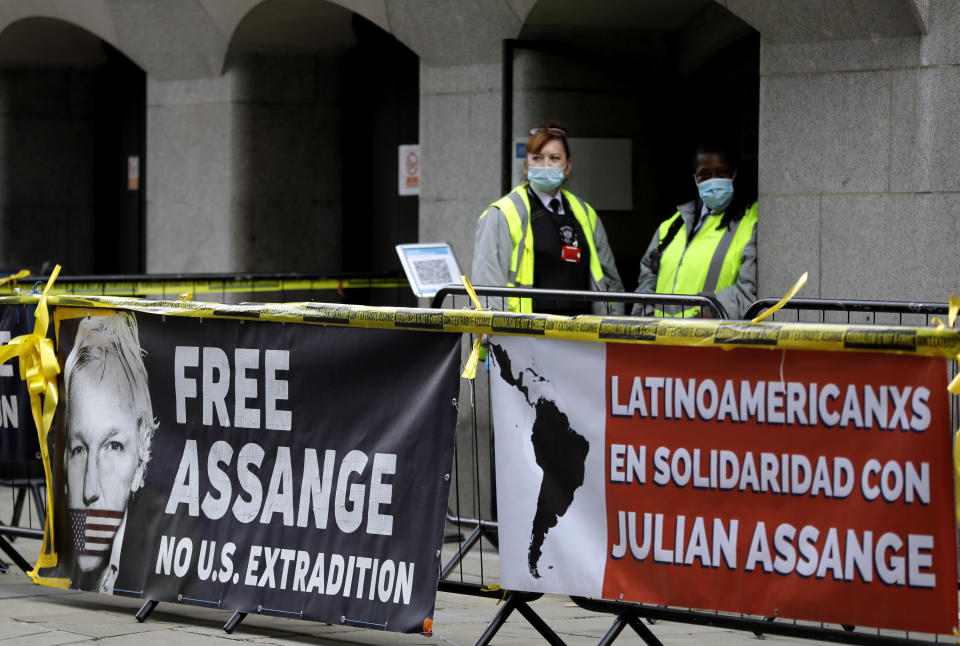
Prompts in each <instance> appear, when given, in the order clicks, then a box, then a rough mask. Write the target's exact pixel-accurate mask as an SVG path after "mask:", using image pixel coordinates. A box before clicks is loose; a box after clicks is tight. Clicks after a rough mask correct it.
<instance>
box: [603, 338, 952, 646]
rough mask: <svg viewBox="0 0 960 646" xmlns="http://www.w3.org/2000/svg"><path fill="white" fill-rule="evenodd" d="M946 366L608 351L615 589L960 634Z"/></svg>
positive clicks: (834, 357) (655, 598)
mask: <svg viewBox="0 0 960 646" xmlns="http://www.w3.org/2000/svg"><path fill="white" fill-rule="evenodd" d="M947 398H948V394H947V391H946V368H945V361H944V360H943V359H937V358H927V357H918V356H904V355H890V354H873V353H849V354H848V353H829V352H814V351H782V350H766V349H757V350H751V349H735V350H731V351H724V350H720V349H712V348H711V349H698V348H682V347H664V346H648V345H643V346H641V345H625V344H609V345H607V348H606V399H607V402H606V404H607V406H606V434H605V450H606V454H605V465H606V467H605V470H606V484H605V492H604V495H605V505H606V519H607V557H606V564H605V572H604V577H603V596H604V597H605V598H608V599H622V600H625V601H639V602H647V603H657V604H666V605H672V606H683V607H694V608H709V609H718V610H727V611H734V612H745V613H749V614H754V615H762V616H770V617H776V616H782V617H791V618H798V619H811V620H818V621H827V622H836V623H844V624H855V625H865V626H879V627H886V628H894V629H902V630H911V631H924V632H938V633H949V632H950V631H951V630H953V628H954V626H956V624H957V555H956V530H955V522H954V515H953V514H954V512H953V500H954V485H953V475H952V473H953V470H952V461H951V453H952V451H951V435H950V429H949V416H948V399H947Z"/></svg>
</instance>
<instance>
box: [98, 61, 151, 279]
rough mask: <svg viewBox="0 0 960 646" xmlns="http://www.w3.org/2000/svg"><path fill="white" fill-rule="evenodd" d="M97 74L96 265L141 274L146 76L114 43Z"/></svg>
mask: <svg viewBox="0 0 960 646" xmlns="http://www.w3.org/2000/svg"><path fill="white" fill-rule="evenodd" d="M103 48H104V51H105V53H106V56H107V62H106V63H104V64H103V65H101V66H100V67H98V68H97V69H96V72H95V77H94V86H93V88H94V149H93V206H94V213H95V223H94V228H95V237H94V241H95V242H94V261H93V269H94V271H95V272H96V273H98V274H136V273H143V272H144V271H145V270H146V267H145V258H146V250H145V246H146V245H145V238H146V236H145V233H146V231H145V213H146V186H145V181H144V180H145V179H146V167H145V161H146V138H147V128H146V103H147V79H146V75H145V74H144V73H143V70H141V69H140V68H139V67H137V66H136V65H135V64H134V63H133V62H132V61H130V59H128V58H127V57H126V56H124V55H123V54H121V53H120V52H118V51H117V50H116V49H114V48H113V47H111V46H110V45H108V44H106V43H104V44H103Z"/></svg>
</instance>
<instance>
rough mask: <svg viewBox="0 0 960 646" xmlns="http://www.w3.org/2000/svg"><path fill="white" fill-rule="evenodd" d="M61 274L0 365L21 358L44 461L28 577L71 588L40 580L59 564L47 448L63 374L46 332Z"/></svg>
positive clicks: (58, 582)
mask: <svg viewBox="0 0 960 646" xmlns="http://www.w3.org/2000/svg"><path fill="white" fill-rule="evenodd" d="M59 274H60V265H57V266H56V268H54V270H53V273H52V274H50V280H49V281H48V282H47V285H46V287H44V289H43V293H42V294H41V295H40V302H39V303H37V309H36V324H35V325H34V327H33V333H32V334H24V335H23V336H18V337H16V338H15V339H11V340H10V342H9V343H8V344H7V345H4V346H2V347H0V363H5V362H7V361H9V360H10V359H13V358H14V357H17V358H19V359H20V378H21V379H23V380H24V381H25V382H26V383H27V391H28V392H29V393H30V409H31V410H32V412H33V422H34V424H36V426H37V436H38V437H39V439H40V456H41V457H42V458H43V472H44V475H45V476H46V481H47V514H46V519H45V520H44V531H43V544H42V545H41V548H40V556H39V557H38V558H37V563H36V565H35V566H34V568H33V570H31V571H30V572H28V574H29V576H30V578H31V579H33V582H34V583H43V584H45V585H51V586H55V587H59V588H66V587H69V585H70V581H69V579H56V578H48V577H41V576H40V574H39V571H40V568H47V567H54V566H55V565H56V564H57V553H56V551H55V550H54V547H53V491H52V489H51V488H50V482H51V479H50V452H49V450H48V448H47V434H48V433H49V432H50V424H51V423H52V422H53V413H54V411H56V409H57V400H58V398H59V395H58V392H57V375H58V374H60V364H59V363H58V362H57V353H56V351H55V350H54V348H53V341H52V340H51V339H48V338H47V329H48V327H49V326H50V312H49V311H48V310H47V294H48V292H49V291H50V287H51V286H52V285H53V281H55V280H56V279H57V276H58V275H59Z"/></svg>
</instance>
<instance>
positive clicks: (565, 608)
mask: <svg viewBox="0 0 960 646" xmlns="http://www.w3.org/2000/svg"><path fill="white" fill-rule="evenodd" d="M9 510H10V497H9V496H8V495H7V490H5V489H2V488H0V519H2V520H3V521H7V520H8V519H9V518H10V511H9ZM15 545H16V547H17V548H18V549H19V550H21V551H22V552H23V554H24V555H25V556H26V557H27V558H28V559H32V558H33V557H34V556H35V554H36V553H37V551H38V550H39V541H29V540H24V539H20V540H17V541H16V543H15ZM454 547H455V545H448V547H447V551H448V552H449V551H452V550H453V549H454ZM0 558H3V555H2V554H0ZM3 560H6V559H3ZM480 566H481V559H480V554H479V553H478V552H476V551H475V552H473V553H472V554H471V556H470V558H469V559H468V560H467V562H466V563H465V565H464V568H463V576H464V577H465V579H467V580H471V579H473V580H478V579H479V576H480ZM483 576H484V580H485V581H487V582H491V581H493V580H495V578H496V576H497V569H496V558H495V554H494V553H493V552H492V551H491V548H489V547H485V550H484V555H483ZM139 605H140V602H139V601H137V600H134V599H126V598H121V597H112V596H108V595H97V594H92V593H85V592H72V591H61V590H55V589H53V588H47V587H43V586H37V585H34V584H33V583H32V582H31V581H30V580H29V579H28V578H27V577H26V576H24V575H22V574H19V573H15V572H6V573H0V646H15V645H19V644H24V645H26V646H55V645H58V644H74V643H85V642H98V643H100V644H104V645H110V644H127V643H135V644H137V646H153V645H157V646H173V645H176V646H181V645H183V646H192V645H197V646H201V645H202V646H217V645H218V644H224V645H227V646H237V644H242V643H249V644H293V645H295V644H324V645H339V644H371V645H378V646H379V645H386V644H398V645H400V646H406V645H410V646H413V645H419V644H424V645H432V646H447V645H448V644H454V645H455V646H467V645H469V644H473V643H474V642H475V641H476V639H477V638H478V637H479V636H480V634H481V633H482V632H483V630H484V628H485V627H486V625H487V623H488V622H489V621H490V619H491V618H492V617H493V616H494V614H495V613H496V612H497V606H496V602H495V601H494V600H491V599H486V598H478V597H471V596H464V595H455V594H447V593H440V594H439V595H438V597H437V610H436V614H435V615H434V635H433V637H424V636H422V635H399V634H396V633H384V632H377V631H372V630H365V629H362V628H351V627H344V626H339V625H334V626H331V625H326V624H318V623H313V622H306V621H297V620H292V619H280V618H274V617H263V616H253V615H251V616H249V617H247V619H246V621H244V622H243V624H242V625H241V626H240V627H239V628H238V629H237V630H236V632H234V633H233V634H232V635H228V634H226V633H225V632H224V631H223V629H222V627H223V624H224V622H226V621H227V619H228V618H229V617H230V613H229V612H227V611H221V610H210V609H205V608H196V607H191V606H183V605H178V604H161V605H160V606H159V607H158V608H157V609H156V610H155V611H154V613H153V614H152V615H151V616H150V618H149V619H148V620H147V621H146V622H145V623H142V624H141V623H138V622H137V621H136V620H135V618H134V616H133V615H134V613H135V612H136V610H137V609H138V607H139ZM531 605H532V607H533V608H534V609H535V610H536V611H537V612H538V613H539V614H540V615H541V616H542V617H543V618H544V619H545V620H546V621H547V623H548V624H549V625H550V626H551V627H552V628H553V629H554V630H555V631H556V632H557V633H558V634H559V635H560V637H561V638H562V639H563V640H564V641H565V642H566V643H567V644H569V645H570V646H580V645H587V644H596V643H597V642H598V641H599V640H600V638H601V637H602V636H603V635H604V633H605V632H606V631H607V629H608V628H609V627H610V624H611V623H612V617H610V616H609V615H600V614H595V613H591V612H588V611H585V610H582V609H580V608H578V607H577V606H575V605H574V604H572V603H570V600H569V599H567V598H564V597H557V596H545V597H542V598H541V599H539V600H537V601H535V602H533V603H532V604H531ZM650 628H651V629H652V630H653V632H654V633H655V634H656V635H657V637H659V638H660V639H661V640H662V641H663V643H664V644H666V645H672V644H699V643H702V642H708V641H709V642H710V643H712V644H716V645H718V646H728V645H732V644H756V643H757V642H758V639H757V638H756V637H754V636H753V635H752V634H750V633H743V632H737V631H727V630H718V629H712V628H703V627H699V626H694V625H687V624H679V623H665V622H658V623H657V624H656V625H653V626H651V627H650ZM941 641H942V642H943V643H950V641H948V640H944V639H942V640H941ZM493 643H494V644H512V645H517V646H528V645H529V646H532V645H534V644H537V645H539V644H545V643H546V642H545V640H544V639H543V638H542V637H540V636H539V635H538V634H537V633H536V631H534V630H533V628H531V627H530V624H528V623H527V622H526V620H524V619H523V618H522V617H521V616H520V615H519V614H518V613H514V614H513V616H512V617H511V618H510V620H509V621H508V622H507V623H506V625H505V626H504V627H503V628H502V629H501V630H500V632H499V633H498V635H497V637H496V638H495V639H494V641H493ZM616 643H617V644H623V645H624V646H626V645H629V644H640V643H642V642H641V640H640V639H639V638H638V637H636V636H635V635H634V634H633V633H632V632H630V631H629V629H627V631H624V633H623V634H622V635H621V636H620V638H619V639H618V640H617V642H616ZM803 643H807V644H810V643H814V642H803V641H800V640H796V639H789V638H777V637H767V638H766V639H765V640H764V644H765V646H777V645H780V644H803Z"/></svg>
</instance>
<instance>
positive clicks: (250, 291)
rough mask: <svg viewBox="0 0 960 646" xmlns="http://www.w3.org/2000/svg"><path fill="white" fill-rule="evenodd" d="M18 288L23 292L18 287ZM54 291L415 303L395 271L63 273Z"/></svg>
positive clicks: (0, 292)
mask: <svg viewBox="0 0 960 646" xmlns="http://www.w3.org/2000/svg"><path fill="white" fill-rule="evenodd" d="M47 279H48V276H30V277H28V278H22V279H19V281H13V282H10V283H7V284H4V285H0V296H9V295H14V294H17V293H29V292H30V290H31V289H32V288H33V287H34V286H36V285H38V284H46V282H47ZM18 289H19V292H17V291H16V290H18ZM50 293H51V294H54V295H57V294H91V295H98V296H134V297H143V298H150V299H159V300H177V299H178V298H179V297H180V296H181V295H182V294H187V293H189V294H190V297H191V299H192V300H197V301H210V302H217V303H238V302H243V301H257V302H261V303H284V302H287V303H289V302H300V301H319V302H326V303H350V304H355V305H398V306H412V305H414V304H415V298H414V297H413V295H412V294H411V292H410V287H409V283H408V282H407V279H406V278H405V277H404V276H403V274H397V273H381V274H373V273H358V272H353V273H350V272H345V273H335V274H311V273H246V274H230V273H202V274H201V273H181V274H142V275H129V274H128V275H94V276H80V275H77V276H69V275H61V276H60V277H59V278H57V282H56V283H54V285H53V288H52V289H51V291H50Z"/></svg>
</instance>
